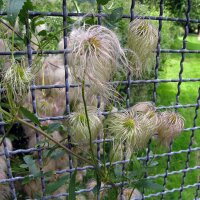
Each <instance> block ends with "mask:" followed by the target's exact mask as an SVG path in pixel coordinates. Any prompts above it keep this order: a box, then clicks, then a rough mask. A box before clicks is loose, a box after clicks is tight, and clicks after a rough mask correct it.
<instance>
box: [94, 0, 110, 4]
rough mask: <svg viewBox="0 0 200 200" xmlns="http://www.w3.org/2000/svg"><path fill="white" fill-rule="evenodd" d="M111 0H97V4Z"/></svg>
mask: <svg viewBox="0 0 200 200" xmlns="http://www.w3.org/2000/svg"><path fill="white" fill-rule="evenodd" d="M109 1H111V0H97V4H101V5H106V4H107V3H108V2H109Z"/></svg>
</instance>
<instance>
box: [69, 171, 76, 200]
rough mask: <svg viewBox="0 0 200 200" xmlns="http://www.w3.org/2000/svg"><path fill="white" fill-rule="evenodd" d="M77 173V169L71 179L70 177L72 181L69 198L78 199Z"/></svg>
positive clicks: (70, 199)
mask: <svg viewBox="0 0 200 200" xmlns="http://www.w3.org/2000/svg"><path fill="white" fill-rule="evenodd" d="M76 173H77V170H75V171H74V172H73V173H72V176H71V179H70V183H69V198H68V200H76V193H75V191H76Z"/></svg>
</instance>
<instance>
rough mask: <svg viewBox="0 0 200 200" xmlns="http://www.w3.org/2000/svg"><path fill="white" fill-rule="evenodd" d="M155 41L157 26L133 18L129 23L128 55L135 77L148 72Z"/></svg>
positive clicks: (156, 38) (156, 39)
mask: <svg viewBox="0 0 200 200" xmlns="http://www.w3.org/2000/svg"><path fill="white" fill-rule="evenodd" d="M157 41H158V31H157V28H155V27H154V26H153V25H152V24H151V23H150V22H149V21H148V20H144V19H135V20H133V21H132V22H131V23H130V25H129V31H128V48H129V49H130V50H131V51H130V52H129V55H128V56H129V60H130V63H131V70H132V73H133V75H134V76H135V77H136V78H141V77H143V75H144V74H145V73H147V72H150V70H151V65H152V60H153V55H154V53H153V51H154V50H155V49H156V45H157ZM136 55H137V56H136ZM138 60H139V61H138Z"/></svg>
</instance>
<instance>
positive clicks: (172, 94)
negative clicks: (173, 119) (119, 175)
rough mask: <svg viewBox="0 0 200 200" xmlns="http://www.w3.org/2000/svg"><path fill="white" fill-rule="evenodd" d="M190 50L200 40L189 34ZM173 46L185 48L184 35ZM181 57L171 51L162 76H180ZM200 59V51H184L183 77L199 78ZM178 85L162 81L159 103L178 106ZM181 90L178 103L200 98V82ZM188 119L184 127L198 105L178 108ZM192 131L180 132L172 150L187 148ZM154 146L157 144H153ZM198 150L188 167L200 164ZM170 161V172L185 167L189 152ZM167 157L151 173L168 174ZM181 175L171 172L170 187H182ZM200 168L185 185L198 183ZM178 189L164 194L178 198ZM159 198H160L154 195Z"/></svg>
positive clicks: (187, 195) (197, 140)
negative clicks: (199, 90) (187, 52)
mask: <svg viewBox="0 0 200 200" xmlns="http://www.w3.org/2000/svg"><path fill="white" fill-rule="evenodd" d="M187 41H188V42H187V49H188V50H195V49H196V50H198V49H200V41H198V39H197V36H196V35H189V37H188V38H187ZM173 48H174V49H181V48H182V38H178V39H177V41H176V42H175V43H174V46H173ZM180 60H181V54H171V55H170V56H169V58H168V60H167V62H166V63H165V64H164V65H163V66H161V67H162V71H159V79H178V77H179V71H180ZM199 65H200V59H199V55H198V54H185V61H184V63H183V67H184V71H183V73H182V77H183V78H199V77H200V70H199ZM177 84H178V83H160V84H159V85H158V88H157V106H161V105H164V106H169V105H175V103H176V94H177ZM180 87H181V93H180V98H179V103H180V104H182V105H185V104H195V103H196V102H197V97H198V88H199V87H200V83H199V82H185V83H182V84H181V86H180ZM178 111H179V113H181V114H182V115H183V116H184V118H185V128H189V127H193V123H194V122H193V119H194V116H195V108H180V109H178ZM199 119H200V117H199V116H198V118H197V121H196V122H197V124H196V126H200V120H199ZM191 133H192V132H191V131H187V132H186V131H184V132H182V133H181V135H180V136H179V137H178V138H177V139H176V140H175V141H174V144H173V148H172V151H179V150H181V149H188V146H189V143H190V137H191ZM199 134H200V130H197V131H195V135H194V139H193V144H192V147H197V146H199V144H200V136H199ZM152 146H154V144H152ZM165 151H166V150H164V149H159V150H155V151H154V153H163V152H165ZM199 156H200V154H199V152H191V153H190V158H189V159H190V160H189V164H188V167H194V166H196V165H200V161H199ZM170 159H171V161H170V167H169V172H170V171H178V170H181V169H184V168H185V166H186V160H187V153H181V154H178V155H173V156H171V158H170ZM166 161H167V157H166V158H161V159H158V162H159V165H158V167H156V170H153V171H152V173H154V174H160V173H165V168H166V166H167V162H166ZM182 175H183V174H179V175H177V174H176V175H171V176H168V178H167V185H166V188H167V189H173V188H179V187H180V186H181V182H182ZM199 175H200V173H199V170H194V171H190V172H188V173H187V175H186V178H185V184H184V185H188V184H194V183H196V182H198V180H199V179H198V178H199ZM158 182H159V183H161V184H163V178H159V179H158ZM195 191H196V188H194V189H186V190H184V191H183V193H182V195H183V196H182V199H183V200H188V199H191V198H192V197H194V194H195ZM178 197H179V192H174V193H172V194H168V195H166V196H165V199H169V200H171V199H178ZM155 199H157V198H155Z"/></svg>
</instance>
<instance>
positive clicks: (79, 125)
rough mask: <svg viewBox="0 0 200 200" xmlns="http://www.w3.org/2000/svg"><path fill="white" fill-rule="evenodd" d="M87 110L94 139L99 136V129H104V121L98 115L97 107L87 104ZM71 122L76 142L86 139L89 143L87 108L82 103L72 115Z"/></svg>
mask: <svg viewBox="0 0 200 200" xmlns="http://www.w3.org/2000/svg"><path fill="white" fill-rule="evenodd" d="M87 111H88V117H89V123H90V128H91V132H92V139H93V140H94V139H96V137H97V134H98V131H100V130H101V129H102V122H101V120H100V118H99V117H98V116H97V110H96V108H95V107H92V106H87ZM69 124H70V126H71V130H72V134H73V137H72V139H74V140H75V142H80V141H82V142H83V141H84V142H85V143H88V141H89V131H88V126H87V118H86V115H85V110H84V107H83V105H82V104H80V105H79V107H78V108H77V110H76V111H75V112H74V113H72V115H71V116H70V119H69Z"/></svg>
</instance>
